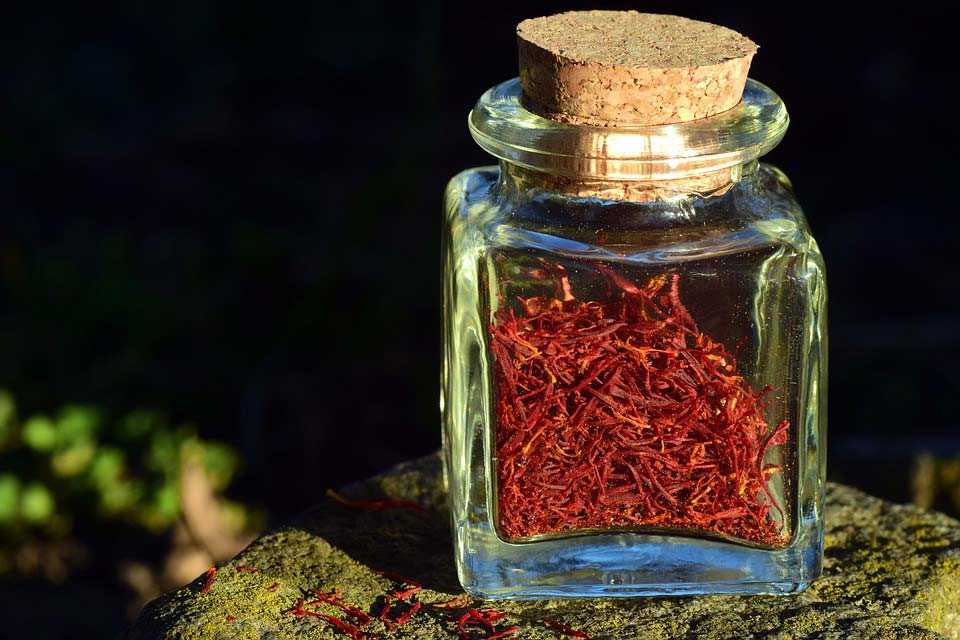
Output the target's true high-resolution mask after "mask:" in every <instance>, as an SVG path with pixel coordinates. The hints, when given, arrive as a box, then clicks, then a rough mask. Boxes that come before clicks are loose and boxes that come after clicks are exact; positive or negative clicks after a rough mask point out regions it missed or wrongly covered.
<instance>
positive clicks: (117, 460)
mask: <svg viewBox="0 0 960 640" xmlns="http://www.w3.org/2000/svg"><path fill="white" fill-rule="evenodd" d="M125 468H126V460H125V456H124V454H123V451H121V450H120V449H117V448H116V447H109V446H108V447H102V448H100V450H99V451H97V453H96V455H95V456H94V459H93V464H92V465H91V466H90V477H91V478H92V479H93V483H94V484H95V485H96V486H97V487H100V488H105V487H109V486H111V485H112V484H114V483H116V482H117V480H118V479H119V478H120V476H121V475H122V474H123V472H124V469H125Z"/></svg>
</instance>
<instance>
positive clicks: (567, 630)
mask: <svg viewBox="0 0 960 640" xmlns="http://www.w3.org/2000/svg"><path fill="white" fill-rule="evenodd" d="M543 624H544V626H546V627H547V628H549V629H553V630H554V631H557V632H559V633H562V634H563V635H565V636H569V637H571V638H585V639H586V640H589V639H590V635H589V634H587V633H586V632H585V631H578V630H577V629H574V628H573V627H571V626H570V625H567V624H564V623H562V622H560V621H559V620H544V621H543Z"/></svg>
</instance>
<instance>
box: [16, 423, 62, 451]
mask: <svg viewBox="0 0 960 640" xmlns="http://www.w3.org/2000/svg"><path fill="white" fill-rule="evenodd" d="M21 438H22V439H23V442H24V443H25V444H26V445H27V446H28V447H30V448H31V449H33V450H35V451H40V452H46V451H52V450H53V448H54V447H55V446H57V428H56V426H54V424H53V422H52V421H51V420H50V419H49V418H47V417H46V416H34V417H33V418H30V419H29V420H27V422H26V424H24V425H23V433H22V434H21Z"/></svg>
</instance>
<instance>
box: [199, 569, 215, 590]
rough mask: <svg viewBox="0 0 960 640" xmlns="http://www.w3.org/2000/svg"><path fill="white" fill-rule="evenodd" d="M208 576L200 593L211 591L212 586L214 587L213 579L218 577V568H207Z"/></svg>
mask: <svg viewBox="0 0 960 640" xmlns="http://www.w3.org/2000/svg"><path fill="white" fill-rule="evenodd" d="M206 576H207V577H206V578H205V579H204V581H203V586H202V587H201V588H200V593H210V588H211V587H213V581H214V579H215V578H216V577H217V568H216V567H210V568H209V569H207V573H206Z"/></svg>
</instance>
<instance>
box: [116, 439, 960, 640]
mask: <svg viewBox="0 0 960 640" xmlns="http://www.w3.org/2000/svg"><path fill="white" fill-rule="evenodd" d="M344 493H345V494H347V495H349V496H353V497H362V498H368V497H369V498H377V497H383V496H384V495H386V496H390V497H392V498H397V499H404V500H416V501H417V502H419V503H420V504H423V505H425V506H427V507H428V509H429V511H428V514H426V515H425V514H421V513H419V512H417V511H415V510H411V509H385V510H360V509H351V508H349V507H348V506H345V505H343V504H338V503H336V502H334V501H328V502H326V503H324V504H322V505H318V506H317V507H314V508H313V509H311V510H309V511H307V512H306V513H304V514H303V515H302V516H301V517H300V518H298V519H297V520H296V521H294V522H293V523H291V524H290V525H288V526H286V527H283V528H281V529H279V530H277V531H275V532H273V533H269V534H267V535H265V536H263V537H261V538H260V539H258V540H257V541H256V542H254V543H253V544H251V545H250V546H249V547H248V548H247V549H246V550H244V551H243V552H242V553H241V554H240V555H238V556H237V557H236V558H234V559H233V560H231V561H230V562H228V563H226V564H225V565H224V566H222V567H220V570H219V571H218V572H217V574H216V576H215V578H214V580H213V582H212V583H211V584H210V589H209V591H208V592H206V593H204V592H203V590H202V587H203V584H204V576H200V577H199V578H197V580H195V581H194V582H192V583H191V584H189V585H187V586H185V587H183V588H181V589H179V590H177V591H174V592H172V593H169V594H167V595H165V596H163V597H161V598H159V599H157V600H155V601H153V602H152V603H150V604H149V605H147V606H146V607H145V608H144V610H143V611H142V612H141V614H140V616H139V618H138V620H137V621H136V623H135V624H134V625H133V627H132V628H131V629H130V630H129V632H128V633H127V636H126V637H127V639H128V640H159V639H161V638H162V639H173V638H177V639H183V640H192V639H194V638H196V639H201V638H202V639H204V640H211V639H215V640H216V639H224V640H226V639H231V640H232V639H237V640H240V639H250V640H254V639H255V640H295V639H300V638H346V637H348V636H346V635H344V634H343V632H342V631H340V630H338V629H336V628H335V627H334V626H333V625H332V624H331V623H329V622H328V621H326V620H324V619H322V618H319V617H313V616H300V617H298V616H296V615H292V614H291V612H293V611H294V610H295V608H296V605H297V602H298V601H299V600H301V599H303V598H306V599H309V598H310V597H311V594H313V593H314V592H315V591H316V590H320V591H322V592H330V591H331V590H333V589H337V590H338V591H339V594H340V597H342V599H343V601H344V602H348V603H350V604H351V605H352V606H355V607H357V608H359V609H360V610H362V611H365V612H367V613H368V614H369V615H370V617H371V618H372V620H371V621H370V622H369V623H367V624H366V625H365V626H364V628H363V631H365V632H369V633H370V634H375V635H378V636H380V637H383V638H457V637H459V636H458V633H457V625H456V619H457V617H458V616H460V615H461V614H462V613H463V612H464V611H466V610H467V608H468V607H477V608H481V609H483V608H495V609H496V610H498V611H500V612H502V613H504V614H505V617H504V618H503V619H502V620H500V621H498V622H497V626H498V628H502V629H506V628H508V627H510V626H517V627H518V631H517V635H515V636H512V637H517V638H531V639H534V640H538V639H547V638H549V639H561V638H566V637H568V636H565V635H564V634H563V633H562V632H561V631H558V630H557V629H558V626H564V627H566V628H569V629H575V630H578V631H582V632H584V633H586V634H589V636H590V637H591V638H611V639H620V638H644V639H647V638H649V639H658V638H662V639H669V638H705V639H708V640H709V639H716V640H719V639H727V638H730V639H733V638H737V639H740V638H776V639H780V640H787V639H799V638H837V639H845V638H878V639H885V638H891V639H893V638H897V639H905V638H911V639H912V638H931V639H933V638H950V639H955V640H960V522H958V521H956V520H954V519H952V518H948V517H947V516H945V515H942V514H939V513H935V512H926V511H922V510H919V509H917V508H915V507H910V506H902V505H895V504H892V503H889V502H884V501H882V500H878V499H876V498H873V497H870V496H868V495H866V494H864V493H862V492H860V491H857V490H855V489H851V488H849V487H845V486H842V485H829V488H828V492H827V507H826V517H825V521H826V552H825V562H824V573H823V576H822V577H821V578H820V579H819V580H817V581H816V582H815V583H814V584H813V586H811V587H810V589H808V590H807V591H806V592H804V593H802V594H799V595H796V596H789V597H774V596H762V597H758V596H711V597H695V598H651V599H631V600H587V601H563V600H551V601H540V602H497V603H491V604H484V603H481V602H478V601H473V602H472V603H471V604H469V605H466V601H465V600H457V598H458V597H461V598H462V591H461V590H460V588H459V585H458V583H457V578H456V570H455V568H454V564H453V552H452V549H451V540H450V534H449V521H448V514H447V513H446V511H445V510H444V495H443V490H442V481H441V478H440V459H439V457H438V456H430V457H427V458H423V459H421V460H417V461H414V462H410V463H406V464H404V465H400V466H399V467H397V468H395V469H393V470H391V471H389V472H387V473H385V474H383V475H380V476H377V477H375V478H372V479H370V480H368V481H366V482H362V483H358V484H356V485H353V486H351V487H347V488H345V490H344ZM399 576H406V577H407V578H409V579H410V580H415V581H416V582H417V583H418V584H420V585H422V586H423V589H422V590H421V591H419V592H417V593H416V595H415V596H414V598H415V599H416V600H417V601H419V602H420V603H421V606H420V608H419V609H418V610H417V611H416V614H415V615H413V616H412V617H411V618H410V620H409V622H407V623H405V624H402V625H400V626H396V625H393V627H392V628H391V627H390V625H387V624H384V622H382V621H381V620H378V619H377V616H378V615H379V613H380V611H381V610H382V608H383V606H384V604H385V596H386V595H387V594H388V593H391V592H396V590H397V589H398V585H399V584H400V582H402V581H401V579H400V577H399ZM451 601H452V602H451ZM457 605H461V606H459V607H458V606H457ZM317 606H318V607H321V608H318V609H317V611H321V612H323V613H326V614H328V615H338V616H341V617H342V618H343V619H344V620H346V621H348V622H349V621H350V620H351V619H350V617H349V616H348V615H346V614H344V613H343V612H342V611H339V612H338V610H337V609H336V608H329V607H328V605H317ZM405 606H408V605H406V604H404V603H399V606H398V610H399V609H403V607H405ZM323 607H327V608H323ZM481 635H482V634H481ZM478 637H480V636H478Z"/></svg>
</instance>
